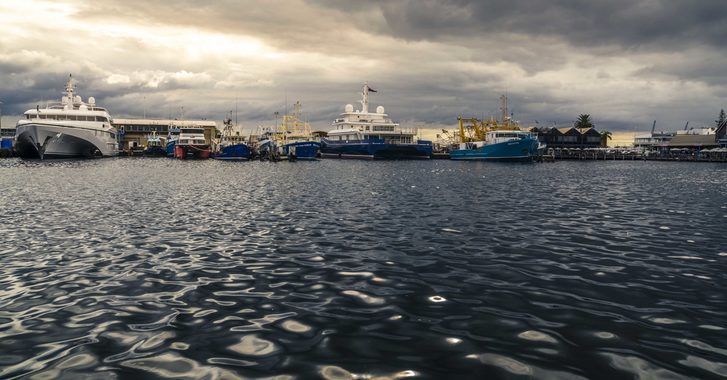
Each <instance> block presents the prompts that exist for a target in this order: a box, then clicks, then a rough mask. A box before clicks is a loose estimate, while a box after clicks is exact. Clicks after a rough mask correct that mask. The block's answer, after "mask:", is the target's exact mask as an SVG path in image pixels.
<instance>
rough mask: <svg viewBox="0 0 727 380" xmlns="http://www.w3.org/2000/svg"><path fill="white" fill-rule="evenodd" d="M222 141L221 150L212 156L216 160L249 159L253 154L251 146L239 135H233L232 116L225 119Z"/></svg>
mask: <svg viewBox="0 0 727 380" xmlns="http://www.w3.org/2000/svg"><path fill="white" fill-rule="evenodd" d="M223 124H224V125H225V127H224V128H223V129H222V141H221V142H220V149H219V151H218V152H217V153H216V154H215V155H214V156H213V157H212V158H214V159H215V160H226V161H247V160H249V159H250V156H251V155H252V154H251V153H252V151H251V150H250V147H249V146H248V145H247V144H245V143H244V142H243V141H242V138H240V137H239V136H233V129H234V128H233V126H232V118H227V119H226V120H225V121H223Z"/></svg>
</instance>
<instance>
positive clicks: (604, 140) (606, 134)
mask: <svg viewBox="0 0 727 380" xmlns="http://www.w3.org/2000/svg"><path fill="white" fill-rule="evenodd" d="M608 140H611V132H609V131H603V132H601V146H602V147H604V148H606V147H608Z"/></svg>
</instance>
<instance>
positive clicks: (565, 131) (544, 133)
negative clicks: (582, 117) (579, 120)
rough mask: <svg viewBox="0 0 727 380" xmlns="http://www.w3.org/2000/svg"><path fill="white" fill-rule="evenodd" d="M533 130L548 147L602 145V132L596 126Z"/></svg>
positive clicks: (591, 146) (592, 146) (594, 146)
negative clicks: (579, 128)
mask: <svg viewBox="0 0 727 380" xmlns="http://www.w3.org/2000/svg"><path fill="white" fill-rule="evenodd" d="M531 132H533V133H536V134H537V135H538V141H540V142H542V143H544V144H546V145H547V147H548V148H553V149H558V148H560V149H564V148H581V149H583V148H598V147H600V146H601V134H600V133H599V132H598V131H596V129H595V128H584V129H581V130H578V129H577V128H575V127H565V128H555V127H553V128H548V127H545V128H542V127H541V128H538V127H536V128H533V129H531Z"/></svg>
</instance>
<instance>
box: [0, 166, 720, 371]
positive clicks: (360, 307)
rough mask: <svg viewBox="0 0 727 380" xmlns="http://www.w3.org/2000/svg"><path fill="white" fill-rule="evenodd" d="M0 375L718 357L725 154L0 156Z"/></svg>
mask: <svg viewBox="0 0 727 380" xmlns="http://www.w3.org/2000/svg"><path fill="white" fill-rule="evenodd" d="M0 211H1V213H0V215H1V217H2V219H1V222H0V223H2V224H0V242H1V243H0V378H14V377H24V378H25V377H27V378H38V379H47V378H57V377H64V378H71V379H77V378H99V379H107V378H114V377H118V378H128V379H139V378H190V379H200V378H206V379H214V378H220V379H234V378H269V377H274V376H278V377H276V378H278V379H288V378H291V379H292V378H304V379H305V378H325V379H349V378H359V379H367V378H372V379H373V378H379V377H381V378H407V377H412V378H426V379H433V378H452V379H454V378H518V377H534V378H546V379H547V378H552V379H582V378H601V379H619V378H624V379H626V378H642V379H671V378H719V377H725V376H727V330H725V329H727V165H724V164H693V163H668V162H664V163H661V162H641V161H638V162H629V161H626V162H623V161H622V162H558V163H554V164H535V165H523V164H497V163H476V162H450V161H431V162H419V161H417V162H358V161H337V160H323V161H320V162H297V163H287V162H284V163H269V162H249V163H225V162H215V161H198V162H182V161H174V160H167V159H134V158H119V159H104V160H86V161H55V162H53V161H49V162H40V161H21V160H17V159H7V160H0Z"/></svg>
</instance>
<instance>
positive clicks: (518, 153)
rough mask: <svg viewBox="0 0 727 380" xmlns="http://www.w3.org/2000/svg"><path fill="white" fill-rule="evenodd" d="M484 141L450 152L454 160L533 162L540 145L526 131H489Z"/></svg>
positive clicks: (467, 144) (466, 143) (462, 145)
mask: <svg viewBox="0 0 727 380" xmlns="http://www.w3.org/2000/svg"><path fill="white" fill-rule="evenodd" d="M486 136H487V137H486V139H485V140H484V141H471V142H464V143H460V144H459V145H457V146H456V147H455V149H453V150H451V151H450V152H449V157H450V158H451V159H452V160H493V161H494V160H497V161H532V160H533V159H535V157H537V154H538V147H539V143H538V140H537V139H536V138H535V137H533V136H532V135H531V134H530V133H528V132H525V131H515V130H513V131H489V132H487V134H486Z"/></svg>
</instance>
